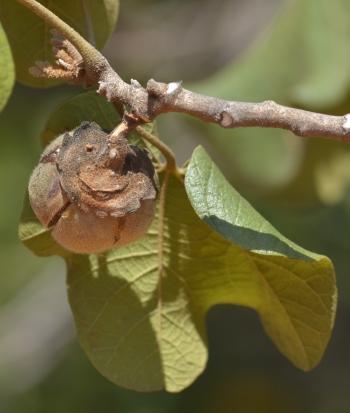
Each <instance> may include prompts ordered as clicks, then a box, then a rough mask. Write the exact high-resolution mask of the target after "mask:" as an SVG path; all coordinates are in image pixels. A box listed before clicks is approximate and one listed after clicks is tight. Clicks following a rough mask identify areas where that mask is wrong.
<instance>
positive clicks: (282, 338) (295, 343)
mask: <svg viewBox="0 0 350 413" xmlns="http://www.w3.org/2000/svg"><path fill="white" fill-rule="evenodd" d="M190 168H192V166H190ZM188 179H190V178H188ZM164 207H165V208H164V211H165V216H164V218H162V214H161V213H160V211H158V214H157V217H156V219H155V220H154V222H153V224H152V227H151V228H150V230H149V231H148V234H147V235H146V236H145V237H144V238H143V239H141V240H140V241H138V242H136V243H134V244H132V245H130V246H128V247H124V248H121V249H118V250H113V251H110V252H109V253H107V254H105V255H100V256H93V255H91V256H79V255H70V256H68V257H66V260H67V265H68V292H69V300H70V304H71V307H72V310H73V313H74V317H75V322H76V326H77V330H78V335H79V340H80V343H81V345H82V346H83V348H84V349H85V351H86V353H87V355H88V356H89V358H90V360H91V361H92V363H93V364H94V365H95V367H96V368H97V369H98V370H99V371H100V372H101V373H102V374H103V375H104V376H106V377H107V378H109V379H110V380H111V381H113V382H114V383H116V384H118V385H120V386H124V387H128V388H131V389H134V390H142V391H152V390H157V389H161V388H165V389H167V390H168V391H171V392H176V391H180V390H182V389H183V388H185V387H186V386H188V385H189V384H191V383H192V381H193V380H194V379H195V378H196V377H197V376H198V375H199V374H200V373H201V372H202V371H203V369H204V367H205V363H206V360H207V349H206V338H205V328H204V324H205V316H206V313H207V311H208V310H209V309H210V308H211V307H212V306H213V305H216V304H219V303H226V304H228V303H231V304H238V305H243V306H247V307H250V308H253V309H255V310H256V311H258V313H259V315H260V317H261V320H262V323H263V326H264V328H265V330H266V332H267V333H268V334H269V336H270V337H271V338H272V340H273V341H274V342H275V344H276V346H277V347H278V348H279V349H280V351H281V352H282V353H283V354H285V355H286V356H287V357H288V358H289V359H290V360H291V361H292V362H293V363H294V364H295V365H296V366H298V367H300V368H302V369H304V370H309V369H311V368H312V367H314V366H315V365H316V364H317V363H318V362H319V360H320V358H321V357H322V354H323V352H324V349H325V347H326V345H327V342H328V340H329V337H330V332H331V329H332V326H333V318H334V308H335V283H334V274H333V268H332V265H331V264H330V262H329V260H328V259H326V258H323V257H318V259H315V258H312V257H314V256H313V255H312V254H309V255H310V257H309V258H310V259H308V260H306V259H305V260H304V259H295V258H294V259H293V258H287V257H284V256H279V255H277V254H276V255H273V254H272V252H270V253H269V254H266V255H262V254H257V253H252V252H249V251H247V250H245V249H242V248H240V247H239V246H237V245H234V244H232V243H231V242H228V241H226V240H225V239H224V238H222V237H221V236H219V235H217V234H216V233H215V232H214V231H212V230H211V229H210V227H209V226H208V225H207V224H205V223H204V222H203V221H201V220H200V219H199V218H198V217H197V215H196V214H195V212H194V211H193V209H192V207H191V205H190V204H189V202H188V199H187V197H186V193H185V190H184V187H183V184H182V183H180V182H179V181H177V180H176V179H175V178H171V179H170V182H169V185H168V190H167V192H166V198H165V205H164ZM260 252H261V251H260Z"/></svg>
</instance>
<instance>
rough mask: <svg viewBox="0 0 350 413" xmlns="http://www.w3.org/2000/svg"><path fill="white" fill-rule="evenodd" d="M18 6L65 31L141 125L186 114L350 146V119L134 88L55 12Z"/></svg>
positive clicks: (165, 87)
mask: <svg viewBox="0 0 350 413" xmlns="http://www.w3.org/2000/svg"><path fill="white" fill-rule="evenodd" d="M17 1H18V2H20V3H22V4H23V5H25V6H26V7H28V8H29V9H30V10H32V11H33V12H34V13H36V14H37V15H38V16H40V17H41V18H42V19H44V20H45V21H46V22H47V23H48V24H49V25H51V26H53V27H54V28H56V29H57V30H59V31H60V32H61V33H62V34H63V35H64V36H65V38H66V39H67V41H69V42H71V43H72V44H73V45H74V46H75V48H76V49H77V50H78V51H79V53H80V54H81V55H82V57H83V66H84V70H85V73H86V77H87V80H88V82H87V83H88V84H91V85H92V84H94V85H95V86H98V93H100V94H101V95H103V96H105V97H106V99H107V100H108V101H110V102H111V103H113V104H114V105H115V106H117V107H118V105H124V106H125V107H126V108H127V110H128V112H130V113H131V114H132V115H133V117H134V118H135V119H136V122H138V123H139V124H142V123H145V122H152V121H153V120H154V119H155V118H156V117H157V116H158V115H160V114H162V113H167V112H180V113H186V114H189V115H192V116H195V117H197V118H199V119H201V120H203V121H205V122H211V123H216V124H218V125H220V126H221V127H224V128H237V127H247V126H257V127H270V128H283V129H286V130H289V131H291V132H293V133H294V134H296V135H299V136H305V137H314V136H318V137H324V138H329V139H333V140H340V141H350V114H346V115H344V116H331V115H325V114H321V113H314V112H308V111H305V110H300V109H294V108H289V107H286V106H281V105H278V104H277V103H275V102H272V101H265V102H262V103H246V102H235V101H227V100H223V99H218V98H214V97H209V96H204V95H201V94H199V93H195V92H191V91H189V90H186V89H184V88H182V86H181V82H171V83H168V84H167V83H160V82H156V81H155V80H153V79H151V80H149V81H148V83H147V86H146V88H144V87H142V86H141V85H140V84H139V83H138V82H137V81H131V83H130V84H128V83H126V82H124V81H123V80H122V79H121V78H120V76H119V75H118V74H117V73H116V72H115V71H114V70H113V69H112V68H111V66H110V65H109V63H108V62H107V60H106V59H105V58H104V57H103V56H102V55H101V53H99V52H98V51H97V50H96V49H95V48H94V47H93V46H91V45H90V44H89V43H88V42H87V41H86V40H85V39H83V38H82V37H81V36H80V35H79V34H78V33H77V32H76V31H75V30H73V29H72V28H71V27H70V26H68V25H67V24H66V23H64V22H63V21H62V20H61V19H60V18H59V17H57V16H56V15H55V14H54V13H52V12H50V11H49V10H47V9H46V8H45V7H44V6H42V5H41V4H39V3H38V2H37V1H36V0H17ZM163 149H164V148H163Z"/></svg>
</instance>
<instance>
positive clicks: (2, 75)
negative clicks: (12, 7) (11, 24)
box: [0, 23, 15, 112]
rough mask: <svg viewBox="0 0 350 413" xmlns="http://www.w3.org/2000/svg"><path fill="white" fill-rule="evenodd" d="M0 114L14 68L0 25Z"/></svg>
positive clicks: (11, 82)
mask: <svg viewBox="0 0 350 413" xmlns="http://www.w3.org/2000/svg"><path fill="white" fill-rule="evenodd" d="M0 66H1V70H0V112H1V111H2V109H3V108H4V106H5V105H6V102H7V99H8V98H9V96H10V95H11V91H12V88H13V84H14V81H15V74H14V66H13V61H12V55H11V51H10V47H9V45H8V42H7V38H6V35H5V32H4V30H3V28H2V25H1V23H0Z"/></svg>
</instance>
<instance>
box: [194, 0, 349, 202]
mask: <svg viewBox="0 0 350 413" xmlns="http://www.w3.org/2000/svg"><path fill="white" fill-rule="evenodd" d="M349 13H350V2H348V1H347V0H335V1H333V2H332V4H331V5H330V3H329V2H328V1H327V0H310V1H304V0H293V1H288V2H284V3H283V6H282V7H281V9H280V11H279V13H278V14H277V15H276V17H275V19H274V20H273V21H272V24H271V25H270V26H269V27H268V28H267V29H266V30H265V31H264V33H262V35H261V36H260V37H259V38H258V39H257V40H256V41H255V42H254V43H253V44H252V46H251V47H250V48H249V49H248V50H247V51H246V52H244V53H243V54H242V55H241V56H240V57H239V58H238V59H235V60H234V61H232V62H230V63H228V64H227V65H226V66H225V67H224V68H223V69H221V70H219V71H218V72H217V73H215V74H214V75H212V76H210V77H209V78H207V79H205V80H204V81H202V82H200V83H198V84H197V85H192V86H191V87H192V88H194V89H195V90H197V91H199V92H201V93H204V94H208V95H212V96H218V97H221V98H224V99H229V100H238V101H240V100H241V101H253V102H256V101H263V100H266V99H273V100H276V101H277V102H279V103H282V104H286V105H291V106H301V107H305V108H307V109H310V110H313V111H315V110H316V111H319V110H322V111H325V112H330V111H332V112H333V111H334V106H335V105H338V104H339V103H340V102H342V101H343V100H344V99H346V94H347V90H348V86H349V83H350V71H349V70H348V68H349V66H350V54H349V52H348V45H349V42H350V26H349V24H348V21H347V20H348V16H349ZM335 45H336V47H335ZM191 87H190V88H191ZM348 109H349V108H348ZM343 113H346V112H343ZM208 134H209V138H210V139H211V140H214V143H215V145H216V148H218V149H219V151H220V157H221V158H223V164H224V163H226V164H228V165H230V169H227V171H225V172H226V173H227V175H228V176H229V178H230V180H232V181H233V182H235V183H239V182H243V184H247V181H248V183H249V184H250V186H253V190H254V193H256V187H258V188H261V189H263V190H271V189H278V188H280V187H281V186H285V185H287V184H288V183H289V182H290V181H291V180H293V179H294V178H295V176H296V174H297V173H298V168H299V167H300V165H301V163H302V162H305V164H306V165H307V164H309V161H310V159H309V151H308V148H305V147H304V146H305V142H304V141H302V140H301V139H300V138H295V137H293V136H292V135H291V134H290V133H286V132H285V131H280V130H271V129H267V130H261V129H257V128H255V129H247V128H241V129H239V130H235V131H228V130H225V131H224V130H221V129H219V128H217V127H210V128H208ZM310 156H312V154H311V155H310ZM246 187H247V185H245V188H246ZM310 191H311V189H310ZM298 194H299V192H295V193H294V196H295V197H296V196H298ZM300 198H301V196H300Z"/></svg>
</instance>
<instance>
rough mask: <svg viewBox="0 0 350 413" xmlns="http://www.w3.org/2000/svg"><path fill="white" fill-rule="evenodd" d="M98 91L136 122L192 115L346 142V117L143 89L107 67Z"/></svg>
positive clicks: (176, 89) (175, 85)
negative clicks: (171, 114) (175, 114)
mask: <svg viewBox="0 0 350 413" xmlns="http://www.w3.org/2000/svg"><path fill="white" fill-rule="evenodd" d="M98 92H99V93H101V94H102V95H104V96H106V98H107V99H108V100H109V101H110V102H112V103H114V104H117V103H122V104H124V105H125V106H126V107H127V110H129V111H130V112H131V113H132V114H133V115H134V117H135V118H137V119H139V121H140V122H150V121H152V120H153V119H154V118H156V117H157V116H158V115H160V114H162V113H167V112H180V113H186V114H188V115H192V116H194V117H196V118H199V119H201V120H203V121H205V122H211V123H216V124H218V125H220V126H221V127H223V128H238V127H248V126H250V127H252V126H255V127H268V128H282V129H286V130H289V131H291V132H293V133H294V134H295V135H298V136H305V137H315V136H317V137H323V138H329V139H334V140H340V141H350V114H346V115H344V116H332V115H326V114H321V113H315V112H309V111H306V110H301V109H294V108H290V107H286V106H282V105H279V104H277V103H275V102H273V101H270V100H268V101H264V102H261V103H249V102H236V101H227V100H223V99H218V98H214V97H210V96H204V95H201V94H199V93H195V92H191V91H189V90H186V89H184V88H183V87H182V86H181V82H171V83H161V82H156V81H155V80H153V79H151V80H149V81H148V83H147V86H146V88H144V87H142V86H141V85H140V84H138V82H137V81H135V80H133V81H132V82H131V84H128V83H125V82H124V81H123V80H121V79H120V77H119V76H118V75H117V74H116V73H115V72H114V71H113V69H112V68H111V67H110V66H109V68H108V70H107V71H106V72H104V73H102V75H101V79H100V82H99V89H98Z"/></svg>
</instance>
